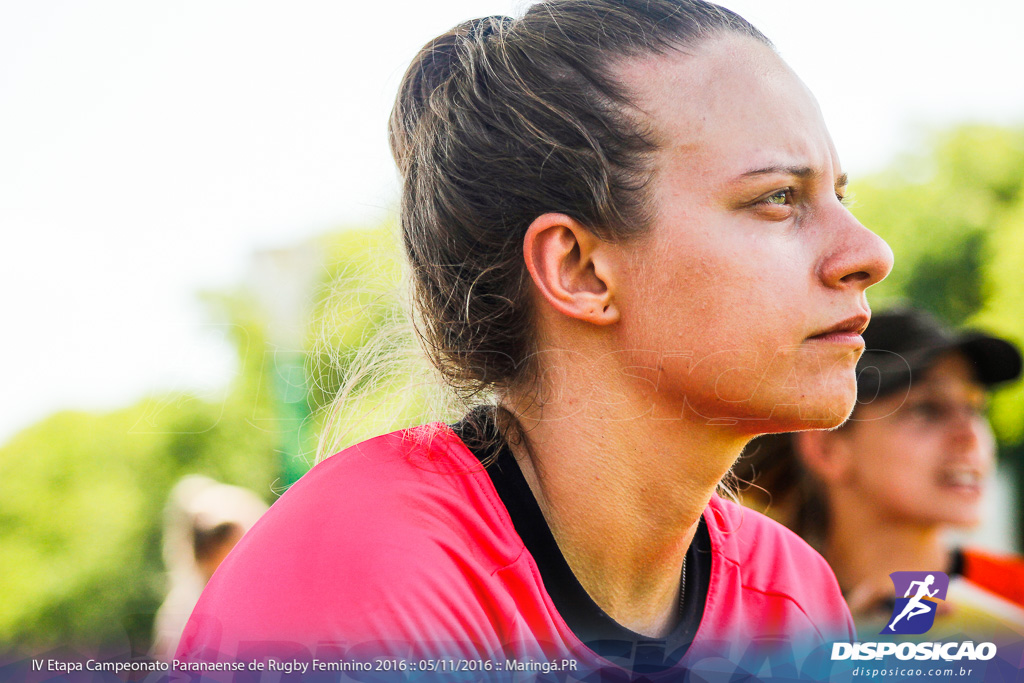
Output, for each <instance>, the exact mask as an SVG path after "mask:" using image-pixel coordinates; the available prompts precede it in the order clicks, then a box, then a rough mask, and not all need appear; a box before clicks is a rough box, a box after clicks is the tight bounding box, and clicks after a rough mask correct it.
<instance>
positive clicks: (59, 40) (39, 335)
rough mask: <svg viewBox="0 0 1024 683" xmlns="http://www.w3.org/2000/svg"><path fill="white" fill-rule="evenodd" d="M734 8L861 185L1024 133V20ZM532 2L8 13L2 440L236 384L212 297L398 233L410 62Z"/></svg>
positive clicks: (162, 5) (998, 12)
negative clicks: (285, 249) (208, 300)
mask: <svg viewBox="0 0 1024 683" xmlns="http://www.w3.org/2000/svg"><path fill="white" fill-rule="evenodd" d="M724 4H726V5H727V6H729V7H731V8H733V9H736V10H737V11H739V12H740V13H741V14H743V15H744V16H746V17H747V18H749V19H751V20H752V21H753V22H754V23H755V24H757V25H758V26H759V27H760V28H761V29H762V30H763V31H764V32H765V33H766V34H767V35H768V36H769V37H770V38H772V39H773V40H774V41H775V42H776V44H777V45H778V47H779V49H780V51H781V53H782V54H783V56H784V57H785V58H786V59H787V60H788V61H789V62H790V64H791V65H792V66H793V67H794V69H795V70H796V71H797V73H799V74H800V75H801V76H802V77H803V78H804V80H805V81H806V82H807V83H808V85H809V86H810V87H811V89H812V90H813V91H814V92H815V93H816V95H817V96H818V98H819V100H820V101H821V104H822V108H823V110H824V112H825V117H826V120H827V121H828V122H829V126H830V128H831V131H832V133H833V137H834V138H835V140H836V143H837V146H838V148H839V152H840V154H841V156H842V158H843V159H844V165H845V167H846V169H847V170H848V171H849V172H850V173H851V175H852V176H853V179H854V182H856V177H857V176H858V175H863V174H864V173H867V172H870V171H871V170H873V169H876V168H879V167H880V166H882V165H883V164H885V163H886V161H887V160H889V159H891V158H892V157H893V156H894V155H895V154H896V153H897V152H898V151H900V150H902V149H906V148H907V146H908V145H910V144H911V142H912V141H913V140H914V139H917V138H919V137H920V132H919V131H920V130H921V129H922V128H933V127H937V126H940V125H943V124H947V123H950V122H955V121H960V120H966V119H970V120H985V121H995V122H1003V123H1021V122H1024V88H1022V87H1021V86H1020V79H1021V69H1022V68H1024V41H1021V40H1020V37H1019V27H1020V26H1022V25H1024V3H1021V2H1019V0H1004V1H997V0H975V1H974V2H971V3H964V2H962V1H960V0H957V1H956V2H954V1H951V0H941V1H940V0H929V1H928V2H925V1H924V0H914V1H910V0H905V1H898V2H896V1H893V0H858V1H857V2H846V3H839V2H822V1H821V0H735V1H732V2H725V3H724ZM522 5H523V3H521V2H512V1H503V0H475V1H470V0H433V1H432V2H422V1H417V2H412V1H409V0H399V1H392V2H366V3H357V2H353V3H343V2H340V1H338V0H330V1H328V0H323V1H312V0H298V1H292V2H288V3H284V2H273V3H271V2H264V1H259V0H175V1H174V2H170V1H165V2H154V1H152V0H122V1H114V0H90V1H89V2H78V1H69V0H47V1H46V2H38V1H35V0H0V230H2V235H3V238H4V244H5V247H4V248H3V249H0V305H2V308H0V310H2V316H0V325H2V328H0V329H2V334H0V358H3V359H4V365H5V372H4V380H3V383H2V390H0V441H3V440H5V439H6V438H7V437H9V436H10V435H12V434H13V433H14V432H15V431H17V430H18V429H20V428H22V427H24V426H26V425H28V424H30V423H31V422H33V421H35V420H37V419H39V418H41V417H43V416H45V415H47V414H49V413H51V412H53V411H55V410H57V409H60V408H66V407H77V408H89V409H105V408H111V407H116V406H120V405H125V404H127V403H130V402H132V401H134V400H135V399H136V398H138V397H140V396H142V395H143V394H145V393H147V392H152V391H158V390H163V389H168V388H182V389H184V388H192V389H199V390H207V391H216V390H217V389H218V388H219V387H222V386H224V385H225V383H226V382H227V380H228V379H229V378H230V376H231V374H232V372H233V371H234V360H233V356H232V352H231V350H230V347H229V346H227V345H226V344H225V342H224V340H223V331H222V330H221V329H220V328H218V327H216V326H214V325H211V324H209V323H208V321H207V320H206V319H205V318H204V316H203V308H202V306H201V305H199V304H198V302H197V298H196V293H197V292H198V291H200V290H203V289H216V288H223V287H230V286H231V285H232V284H234V283H236V282H238V281H239V279H240V278H241V277H242V274H243V272H244V269H245V265H246V263H247V261H248V259H249V258H250V256H251V255H252V254H253V253H254V251H256V250H258V249H265V248H269V247H277V246H287V245H291V244H295V243H297V242H299V241H301V240H303V239H304V238H307V237H309V236H312V235H316V234H319V233H321V232H324V231H326V230H328V229H331V228H335V227H338V226H340V225H343V224H349V223H359V222H365V221H370V222H372V221H375V220H377V219H378V218H380V217H382V216H383V215H385V214H386V213H387V212H388V211H389V209H390V208H391V207H392V206H393V204H394V198H395V187H396V184H395V176H394V171H393V169H392V166H391V161H390V157H389V155H388V152H387V146H386V142H385V135H384V129H385V122H386V119H387V114H388V111H389V109H390V105H391V100H392V97H393V94H394V91H395V88H396V86H397V81H398V78H399V76H400V75H401V72H402V70H403V69H404V67H405V65H406V64H407V63H408V61H409V60H410V58H411V57H412V55H413V54H414V53H415V51H416V50H417V49H418V48H419V47H420V46H421V45H422V44H423V43H424V42H426V41H427V40H428V39H429V38H431V37H432V36H434V35H436V34H438V33H440V32H442V31H444V30H446V29H447V28H449V27H450V26H452V25H454V24H455V23H457V22H459V21H462V20H464V19H467V18H471V17H475V16H483V15H486V14H494V13H515V12H516V8H517V7H521V6H522ZM353 7H358V8H359V9H352V8H353Z"/></svg>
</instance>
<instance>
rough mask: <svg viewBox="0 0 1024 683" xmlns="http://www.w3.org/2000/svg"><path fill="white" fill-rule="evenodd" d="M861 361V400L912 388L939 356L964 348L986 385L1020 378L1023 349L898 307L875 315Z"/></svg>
mask: <svg viewBox="0 0 1024 683" xmlns="http://www.w3.org/2000/svg"><path fill="white" fill-rule="evenodd" d="M863 336H864V354H863V355H862V356H861V358H860V361H859V362H858V363H857V396H858V401H859V402H860V403H866V402H870V401H872V400H874V398H877V397H878V396H883V395H885V394H889V393H892V392H894V391H897V390H900V389H906V388H908V387H909V386H910V385H911V384H912V382H913V381H914V379H915V378H917V377H920V375H921V374H922V373H924V372H926V371H927V370H928V369H929V368H930V367H931V366H932V363H934V362H935V360H936V359H937V358H938V357H939V356H941V355H942V354H944V353H946V352H948V351H959V352H960V353H962V354H963V355H964V356H966V357H967V359H968V360H969V361H970V362H971V365H972V366H973V367H974V374H975V377H976V378H977V380H978V381H979V382H981V383H982V384H984V385H985V386H986V387H990V386H992V385H994V384H999V383H1000V382H1008V381H1010V380H1014V379H1017V378H1018V377H1020V375H1021V365H1022V364H1021V354H1020V351H1019V350H1018V349H1017V347H1016V346H1014V345H1013V344H1012V343H1010V342H1008V341H1006V340H1005V339H1000V338H999V337H994V336H992V335H989V334H985V333H983V332H978V331H975V330H960V331H956V330H952V329H950V328H948V327H946V326H945V325H943V324H942V323H941V322H939V321H938V320H937V319H936V318H935V317H933V316H932V315H930V314H929V313H927V312H925V311H921V310H918V309H913V308H897V309H891V310H888V311H883V312H880V313H875V314H874V315H872V316H871V324H870V325H868V329H867V330H866V331H865V332H864V335H863Z"/></svg>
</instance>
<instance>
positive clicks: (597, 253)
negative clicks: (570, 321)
mask: <svg viewBox="0 0 1024 683" xmlns="http://www.w3.org/2000/svg"><path fill="white" fill-rule="evenodd" d="M608 246H609V245H608V244H607V243H605V242H603V241H602V240H600V239H598V238H597V237H596V236H595V235H594V234H593V233H592V232H590V230H588V229H587V228H586V227H585V226H583V224H581V223H580V222H579V221H576V220H574V219H572V218H570V217H569V216H566V215H564V214H559V213H546V214H544V215H542V216H539V217H538V218H537V219H536V220H534V221H533V223H531V224H530V227H529V228H527V230H526V236H525V237H524V238H523V258H524V259H525V261H526V268H527V270H528V271H529V272H530V277H531V278H532V279H533V283H534V285H536V287H537V289H538V290H539V292H540V294H541V296H542V297H543V298H544V300H545V301H546V302H547V303H548V304H550V306H551V307H552V308H554V309H555V310H557V311H558V312H559V313H562V314H564V315H567V316H569V317H570V318H576V319H578V320H584V321H586V322H590V323H593V324H595V325H610V324H613V323H616V322H618V321H619V310H618V308H617V307H616V305H615V300H614V275H613V274H614V268H613V267H612V262H611V255H610V250H609V248H608Z"/></svg>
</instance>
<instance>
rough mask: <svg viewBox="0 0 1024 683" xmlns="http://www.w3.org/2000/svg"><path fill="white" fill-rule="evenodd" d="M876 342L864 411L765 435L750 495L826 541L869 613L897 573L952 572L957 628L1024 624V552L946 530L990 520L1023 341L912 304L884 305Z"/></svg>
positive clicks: (869, 352)
mask: <svg viewBox="0 0 1024 683" xmlns="http://www.w3.org/2000/svg"><path fill="white" fill-rule="evenodd" d="M864 340H865V345H866V351H865V353H864V355H863V356H862V357H861V360H860V362H859V363H858V380H857V383H858V405H857V407H856V408H855V410H854V412H853V415H852V417H851V419H850V420H849V421H848V422H847V423H846V424H845V425H843V426H842V427H840V428H839V429H836V430H834V431H815V432H799V433H796V434H790V435H773V436H769V437H763V438H761V439H758V440H756V441H755V442H753V443H752V444H751V446H750V448H749V449H748V452H749V455H748V456H747V457H746V458H744V459H743V460H742V461H741V465H740V471H739V472H738V474H739V475H740V476H741V477H743V478H746V479H751V480H753V482H754V484H755V486H754V487H753V488H752V489H751V490H750V491H748V492H747V493H746V494H745V499H746V502H749V503H751V504H752V505H754V506H757V507H763V508H767V511H768V512H769V514H771V515H772V516H773V517H776V518H777V519H779V520H780V521H782V522H783V523H785V524H786V525H788V526H790V527H791V528H792V529H793V530H795V531H796V532H797V533H799V534H800V535H802V536H803V537H804V538H805V540H808V541H810V542H811V544H812V545H816V546H817V547H818V548H819V549H820V550H821V551H822V553H823V554H824V555H825V558H826V559H827V560H828V561H829V563H830V564H831V565H832V568H833V569H834V570H835V572H836V576H837V578H838V580H839V583H840V586H841V587H842V588H843V590H844V593H845V594H846V597H847V599H848V600H849V602H850V606H851V609H852V610H853V612H854V614H855V616H859V617H860V620H861V621H862V622H863V621H864V620H867V621H868V622H870V623H871V624H872V625H873V624H874V621H875V620H876V619H877V620H881V619H884V618H886V617H887V616H888V612H889V611H890V610H891V605H892V603H891V600H892V597H893V585H892V583H891V582H890V579H889V574H890V573H891V572H894V571H942V572H945V573H947V574H949V575H950V577H951V578H952V579H953V581H952V583H951V584H950V593H949V597H948V603H949V605H950V606H951V607H950V608H949V609H946V610H945V615H946V616H945V618H946V619H947V625H948V626H949V627H954V628H959V629H968V630H982V631H988V630H992V629H995V630H1002V628H1003V627H1005V626H1009V628H1010V629H1011V630H1017V631H1019V630H1020V629H1021V628H1022V627H1024V609H1021V607H1024V559H1021V558H1018V557H1001V556H998V555H994V554H990V553H986V552H982V551H977V550H971V549H960V548H955V547H951V544H950V542H949V540H948V538H947V531H948V530H949V529H950V528H955V527H970V526H974V525H976V524H977V523H978V522H979V521H980V513H981V502H982V498H983V496H984V493H985V488H986V483H987V481H988V479H989V478H990V477H989V475H990V474H991V473H992V469H993V467H994V464H995V440H994V437H993V435H992V431H991V428H990V426H989V423H988V420H987V418H986V415H985V409H986V401H987V396H988V392H989V389H990V388H991V387H992V386H994V385H996V384H998V383H1001V382H1006V381H1010V380H1013V379H1016V378H1017V377H1019V376H1020V374H1021V355H1020V352H1019V351H1018V350H1017V349H1016V347H1014V346H1013V345H1012V344H1010V343H1009V342H1007V341H1005V340H1003V339H999V338H997V337H993V336H990V335H986V334H982V333H975V332H965V333H957V332H953V331H951V330H949V329H947V328H945V327H944V326H943V325H941V324H940V323H939V322H938V321H937V320H936V319H934V318H933V317H931V316H930V315H928V314H926V313H924V312H921V311H916V310H911V309H901V310H893V311H889V312H885V313H879V314H876V315H875V316H874V317H873V320H872V322H871V325H870V327H869V328H868V330H867V331H866V332H865V333H864ZM897 597H901V596H897ZM939 614H940V622H941V620H942V619H943V616H942V615H943V612H942V611H940V613H939Z"/></svg>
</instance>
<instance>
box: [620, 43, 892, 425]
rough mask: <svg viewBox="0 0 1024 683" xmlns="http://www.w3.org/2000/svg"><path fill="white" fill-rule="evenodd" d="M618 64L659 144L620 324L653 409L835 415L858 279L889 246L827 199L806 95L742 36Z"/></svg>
mask: <svg viewBox="0 0 1024 683" xmlns="http://www.w3.org/2000/svg"><path fill="white" fill-rule="evenodd" d="M619 74H620V76H621V78H622V80H623V82H624V83H625V84H626V86H627V87H628V88H629V89H630V90H631V91H632V92H633V93H634V94H635V99H634V101H635V102H636V103H637V104H638V106H639V107H640V109H641V110H642V111H643V112H644V113H645V114H646V116H648V118H649V121H650V123H651V125H652V127H653V130H654V132H655V134H656V135H657V136H658V138H659V143H660V149H659V150H658V152H657V153H656V158H655V167H656V171H655V177H654V181H653V188H652V190H653V192H652V194H653V203H654V207H653V208H654V209H655V213H656V217H655V219H654V224H653V226H652V228H651V231H650V232H649V234H648V235H647V236H645V237H644V238H642V239H640V240H638V241H636V242H635V243H633V244H631V245H627V247H626V248H627V249H634V250H635V251H634V252H633V253H632V254H631V259H630V262H631V264H632V265H631V267H632V268H633V269H634V271H633V272H632V273H631V275H632V276H631V277H630V278H628V282H627V283H626V284H627V289H626V290H625V291H624V292H623V293H622V296H623V302H624V304H623V310H624V311H625V312H624V314H623V317H622V324H621V326H620V328H619V329H620V333H621V334H622V335H623V339H621V340H620V343H621V346H622V348H626V349H634V350H636V353H637V356H638V358H637V365H644V364H645V360H648V359H650V357H651V355H652V352H653V353H655V354H658V355H659V363H658V367H657V370H655V371H652V372H653V373H654V374H656V377H644V379H645V380H653V381H651V383H650V386H654V387H657V389H656V390H652V391H653V393H654V394H655V397H654V404H655V406H656V410H659V411H661V412H662V413H664V415H663V416H665V417H671V416H677V415H679V414H681V412H682V410H683V405H684V404H688V405H689V406H690V408H692V409H693V410H694V411H696V412H697V413H698V414H699V415H702V416H704V417H706V418H718V419H724V420H729V419H731V418H735V419H737V420H739V425H740V428H741V429H749V431H750V432H752V433H756V432H762V431H785V430H787V429H790V430H791V429H796V428H807V427H819V428H822V427H830V426H835V425H837V424H839V423H841V422H842V421H843V420H844V419H845V418H846V417H847V415H848V414H849V412H850V410H851V409H852V407H853V405H854V400H855V396H856V388H855V383H854V367H855V364H856V361H857V359H858V357H859V355H860V353H861V350H862V347H863V342H862V340H861V339H860V336H859V334H858V333H857V332H858V330H859V329H860V328H861V327H862V326H863V324H864V323H866V315H867V312H868V306H867V302H866V300H865V294H864V290H865V289H867V288H868V287H869V286H870V285H872V284H874V283H876V282H878V281H879V280H881V279H882V278H884V277H885V276H886V275H887V274H888V272H889V270H890V268H891V265H892V253H891V251H890V250H889V248H888V246H887V245H886V244H885V243H884V242H883V241H882V240H881V239H879V238H878V237H877V236H875V235H874V234H873V233H871V232H870V231H869V230H867V229H866V228H864V226H862V225H861V224H860V223H858V222H857V220H856V219H855V218H854V217H853V216H852V215H851V214H850V212H849V211H848V210H847V209H846V208H845V207H844V206H843V204H842V203H841V201H840V199H839V196H837V195H840V196H841V195H842V193H843V192H845V184H846V183H845V177H844V176H843V173H842V170H841V168H840V164H839V160H838V157H837V155H836V152H835V149H834V148H833V145H832V140H831V138H830V137H829V134H828V131H827V130H826V128H825V124H824V122H823V120H822V117H821V113H820V111H819V109H818V106H817V103H816V102H815V100H814V98H813V97H812V96H811V94H810V93H809V92H808V91H807V89H806V87H805V86H804V85H803V83H802V82H800V80H799V79H798V78H797V77H796V76H795V75H794V74H793V73H792V72H791V71H790V70H789V68H788V67H787V66H786V65H785V64H784V63H783V62H782V61H781V60H780V59H779V58H778V56H777V55H776V54H775V53H774V52H773V51H772V50H771V49H770V48H768V47H767V46H765V45H763V44H761V43H758V42H756V41H754V40H752V39H749V38H746V37H742V36H733V35H728V36H724V37H720V38H715V39H712V40H710V41H707V42H705V43H703V44H701V45H700V46H698V47H697V48H696V49H695V50H690V51H689V52H688V53H683V52H671V53H668V54H665V55H658V56H652V57H648V58H643V59H637V60H630V61H627V62H626V63H624V64H623V65H621V66H620V69H619ZM843 322H846V323H848V325H847V327H848V328H849V329H847V330H846V331H845V332H840V333H836V334H830V335H826V334H823V333H825V332H827V331H829V330H830V329H833V328H835V327H836V326H837V325H840V324H842V323H843ZM648 365H649V363H648Z"/></svg>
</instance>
